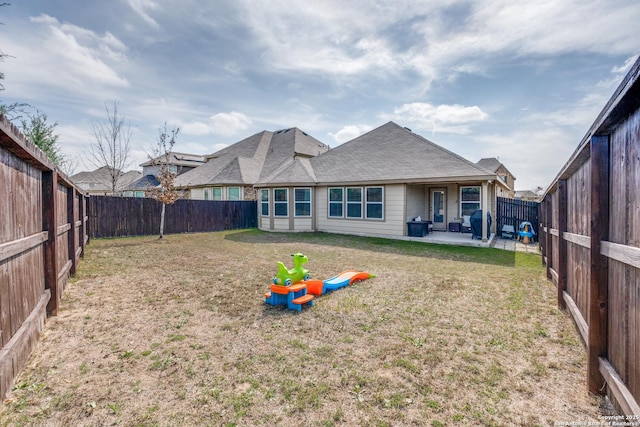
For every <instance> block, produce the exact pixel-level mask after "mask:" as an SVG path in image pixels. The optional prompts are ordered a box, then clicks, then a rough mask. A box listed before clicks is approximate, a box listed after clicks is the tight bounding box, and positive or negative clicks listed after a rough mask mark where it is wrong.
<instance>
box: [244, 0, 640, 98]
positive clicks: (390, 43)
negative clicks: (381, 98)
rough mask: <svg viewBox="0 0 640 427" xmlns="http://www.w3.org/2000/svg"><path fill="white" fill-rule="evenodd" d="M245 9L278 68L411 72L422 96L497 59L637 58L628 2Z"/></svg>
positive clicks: (288, 3) (508, 0)
mask: <svg viewBox="0 0 640 427" xmlns="http://www.w3.org/2000/svg"><path fill="white" fill-rule="evenodd" d="M236 4H237V5H238V8H239V9H240V16H242V17H243V21H241V22H242V24H243V25H246V27H247V28H248V29H249V31H250V32H251V33H252V35H253V37H252V38H253V40H252V42H253V43H254V44H255V45H256V49H259V50H260V51H261V52H263V56H262V58H263V60H264V61H265V62H266V63H267V64H268V65H269V66H270V67H271V68H273V69H276V70H281V71H301V72H305V73H310V74H323V75H324V76H326V77H334V78H350V79H351V80H350V81H354V80H355V78H356V77H369V78H371V77H376V78H396V77H397V76H398V74H400V73H412V74H417V75H420V76H421V77H422V82H421V83H419V87H421V88H422V90H425V89H426V88H428V87H429V85H430V84H431V82H432V81H433V80H434V79H451V78H455V76H456V74H458V73H474V74H478V73H479V74H483V73H485V72H487V70H490V69H491V67H492V65H494V64H495V63H496V59H497V58H498V60H499V58H504V60H505V61H513V60H520V61H525V60H531V61H533V62H535V60H536V57H545V58H546V57H549V56H550V55H551V56H555V55H562V54H567V53H583V52H589V53H596V54H606V55H611V54H628V53H629V52H637V50H638V41H637V37H636V34H635V28H636V25H635V23H636V22H638V21H639V20H640V3H638V2H629V1H622V0H592V1H589V2H584V1H579V0H541V1H536V2H527V1H516V2H514V1H512V0H479V1H475V2H466V1H462V0H450V1H439V2H438V1H431V0H423V1H398V2H380V1H379V2H370V1H357V0H356V1H351V2H346V3H345V2H342V1H338V0H326V1H323V2H297V1H294V0H273V1H269V2H268V3H261V2H255V1H252V0H238V1H237V2H236ZM594 28H606V29H607V30H606V31H600V32H594V31H593V29H594ZM528 56H531V57H530V58H527V57H528Z"/></svg>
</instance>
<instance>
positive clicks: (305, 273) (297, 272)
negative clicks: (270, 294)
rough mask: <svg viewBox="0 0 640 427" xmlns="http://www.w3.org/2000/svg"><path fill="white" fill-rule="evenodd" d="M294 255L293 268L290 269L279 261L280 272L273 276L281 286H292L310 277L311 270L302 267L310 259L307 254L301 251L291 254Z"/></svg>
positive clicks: (274, 281)
mask: <svg viewBox="0 0 640 427" xmlns="http://www.w3.org/2000/svg"><path fill="white" fill-rule="evenodd" d="M291 256H292V257H293V269H291V270H288V269H287V267H285V265H284V264H283V263H282V262H281V261H278V273H277V274H276V277H274V278H273V283H274V284H275V285H280V286H291V285H292V284H294V283H296V282H299V281H301V280H308V279H309V270H307V269H305V268H302V265H303V264H306V263H307V261H309V258H307V257H306V256H305V255H303V254H301V253H297V254H291Z"/></svg>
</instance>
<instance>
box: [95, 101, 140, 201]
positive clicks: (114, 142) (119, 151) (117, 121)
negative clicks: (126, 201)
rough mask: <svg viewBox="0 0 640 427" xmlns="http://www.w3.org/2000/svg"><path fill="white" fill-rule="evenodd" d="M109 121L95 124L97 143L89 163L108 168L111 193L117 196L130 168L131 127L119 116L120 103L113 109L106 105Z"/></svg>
mask: <svg viewBox="0 0 640 427" xmlns="http://www.w3.org/2000/svg"><path fill="white" fill-rule="evenodd" d="M105 110H106V113H107V120H106V122H103V123H94V124H93V136H94V137H95V139H96V140H95V143H94V144H93V145H91V146H90V147H89V161H90V162H91V163H93V164H94V165H95V166H96V167H98V168H101V167H107V169H108V171H109V175H110V177H111V191H112V192H113V193H114V194H115V192H116V189H117V188H118V181H119V179H120V177H121V176H122V175H123V174H124V169H125V168H126V167H127V166H129V153H130V152H131V134H132V131H131V125H130V124H129V123H126V124H125V118H124V116H121V115H118V102H117V101H114V102H113V107H112V109H109V106H108V105H106V104H105Z"/></svg>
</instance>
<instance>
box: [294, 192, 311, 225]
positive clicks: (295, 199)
mask: <svg viewBox="0 0 640 427" xmlns="http://www.w3.org/2000/svg"><path fill="white" fill-rule="evenodd" d="M298 190H304V191H307V192H308V194H309V200H298V199H297V196H298V195H297V192H298ZM311 200H312V193H311V187H297V188H294V189H293V216H296V217H298V218H311V216H312V215H313V206H312V204H311ZM303 203H304V204H308V205H309V215H298V204H303Z"/></svg>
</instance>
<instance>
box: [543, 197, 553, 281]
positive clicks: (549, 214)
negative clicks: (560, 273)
mask: <svg viewBox="0 0 640 427" xmlns="http://www.w3.org/2000/svg"><path fill="white" fill-rule="evenodd" d="M546 199H547V200H546V201H545V219H544V220H545V222H546V224H547V231H546V233H545V235H544V238H545V242H544V246H545V248H546V252H547V279H550V280H551V278H552V276H551V268H552V267H554V266H553V265H552V264H553V244H552V243H553V235H552V234H551V226H552V224H551V221H552V219H553V195H552V194H551V193H549V194H548V195H547V197H546Z"/></svg>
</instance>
